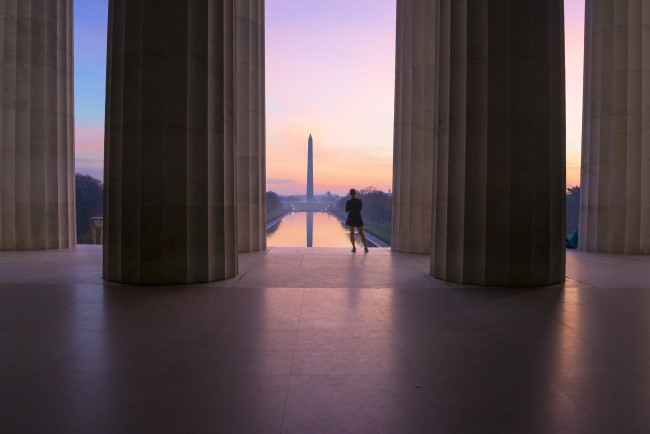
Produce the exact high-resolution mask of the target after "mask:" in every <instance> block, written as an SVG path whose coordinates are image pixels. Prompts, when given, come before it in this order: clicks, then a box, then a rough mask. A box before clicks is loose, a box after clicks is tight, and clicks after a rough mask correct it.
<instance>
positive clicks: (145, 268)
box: [104, 0, 237, 284]
mask: <svg viewBox="0 0 650 434" xmlns="http://www.w3.org/2000/svg"><path fill="white" fill-rule="evenodd" d="M234 29H235V2H234V0H225V1H221V0H192V1H190V2H184V1H183V2H181V1H172V0H111V1H110V2H109V35H108V65H107V96H106V107H107V110H106V139H105V172H104V173H105V178H106V184H105V205H104V212H105V214H104V277H105V278H107V279H109V280H114V281H119V282H130V283H143V284H144V283H146V284H173V283H193V282H208V281H214V280H222V279H226V278H229V277H232V276H234V275H235V274H236V273H237V225H236V208H235V202H236V185H235V184H236V159H237V154H236V149H235V99H234V92H235V91H234V89H235V87H234V81H235V77H234V76H235V34H234Z"/></svg>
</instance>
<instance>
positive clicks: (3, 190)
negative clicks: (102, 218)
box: [0, 0, 76, 250]
mask: <svg viewBox="0 0 650 434" xmlns="http://www.w3.org/2000/svg"><path fill="white" fill-rule="evenodd" d="M72 35H73V22H72V0H31V1H23V0H0V86H1V88H0V140H1V143H0V249H1V250H37V249H60V248H67V247H71V246H74V245H75V243H76V230H75V209H74V194H75V193H74V95H73V90H74V86H73V38H72Z"/></svg>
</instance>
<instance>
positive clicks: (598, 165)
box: [579, 0, 650, 254]
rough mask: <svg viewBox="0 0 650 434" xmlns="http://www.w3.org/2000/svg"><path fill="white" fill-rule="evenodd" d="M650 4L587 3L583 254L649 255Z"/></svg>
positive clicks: (595, 0) (596, 0)
mask: <svg viewBox="0 0 650 434" xmlns="http://www.w3.org/2000/svg"><path fill="white" fill-rule="evenodd" d="M648 26H650V5H649V4H648V3H647V2H645V1H630V0H620V1H619V0H616V1H614V0H587V1H586V21H585V75H584V104H583V110H584V112H583V134H582V137H583V140H582V168H581V197H580V202H581V204H580V205H581V206H580V234H579V235H580V236H579V248H580V249H581V250H585V251H589V252H600V253H622V254H650V137H649V136H648V131H649V130H650V94H648V92H647V91H646V90H647V89H649V88H650V56H648V54H647V52H648V49H650V36H649V35H648V32H647V30H644V29H647V28H648Z"/></svg>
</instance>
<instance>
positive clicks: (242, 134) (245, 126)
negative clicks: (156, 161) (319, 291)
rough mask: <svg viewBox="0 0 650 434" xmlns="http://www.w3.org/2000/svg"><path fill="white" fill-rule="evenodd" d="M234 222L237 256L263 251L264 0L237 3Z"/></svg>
mask: <svg viewBox="0 0 650 434" xmlns="http://www.w3.org/2000/svg"><path fill="white" fill-rule="evenodd" d="M236 5H237V36H236V58H237V62H236V74H237V87H236V102H237V122H236V123H237V223H238V244H239V251H240V252H253V251H261V250H265V249H266V121H265V119H266V116H265V73H264V70H265V48H264V44H265V42H264V41H265V38H264V0H237V1H236Z"/></svg>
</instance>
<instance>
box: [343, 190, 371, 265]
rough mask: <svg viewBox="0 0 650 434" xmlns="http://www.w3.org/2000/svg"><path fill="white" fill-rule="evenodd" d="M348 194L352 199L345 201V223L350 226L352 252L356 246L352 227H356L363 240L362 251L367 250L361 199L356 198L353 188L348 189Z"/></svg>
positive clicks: (355, 249)
mask: <svg viewBox="0 0 650 434" xmlns="http://www.w3.org/2000/svg"><path fill="white" fill-rule="evenodd" d="M350 196H351V197H352V199H350V200H348V201H347V202H345V212H346V213H348V218H347V219H346V220H345V224H346V225H348V226H349V227H350V242H351V243H352V252H353V253H354V252H356V251H357V248H356V247H355V245H354V228H357V231H358V232H359V235H360V236H361V241H362V242H363V251H364V252H366V253H367V252H368V245H367V244H366V236H365V235H364V233H363V220H362V219H361V207H362V206H363V204H362V203H361V199H357V191H356V190H355V189H354V188H351V189H350Z"/></svg>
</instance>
